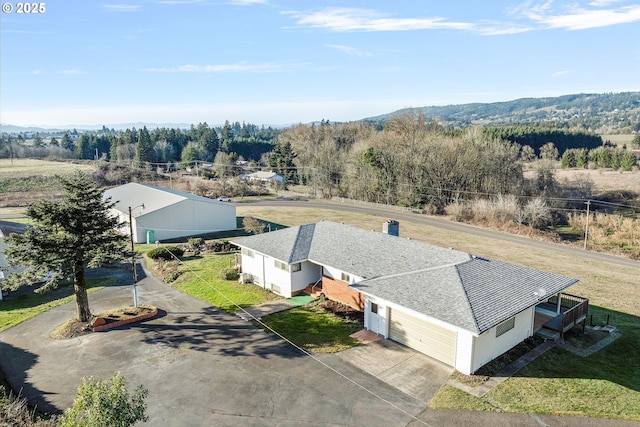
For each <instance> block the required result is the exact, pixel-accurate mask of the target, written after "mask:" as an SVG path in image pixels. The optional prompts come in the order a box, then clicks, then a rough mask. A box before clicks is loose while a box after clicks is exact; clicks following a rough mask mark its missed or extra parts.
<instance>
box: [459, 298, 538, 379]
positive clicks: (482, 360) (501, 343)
mask: <svg viewBox="0 0 640 427" xmlns="http://www.w3.org/2000/svg"><path fill="white" fill-rule="evenodd" d="M533 310H534V308H533V307H532V308H529V309H527V310H525V311H523V312H521V313H519V314H517V315H516V319H515V324H514V327H513V329H511V330H510V331H507V332H505V333H504V334H502V335H500V336H499V337H496V328H495V327H493V328H491V329H489V330H488V331H486V332H485V333H483V334H482V335H480V336H477V337H476V338H475V340H474V341H475V342H474V351H473V362H472V365H471V366H469V365H467V366H469V368H470V369H469V371H470V372H468V371H466V370H462V369H459V370H460V371H461V372H463V373H466V374H468V373H471V372H475V371H476V370H478V369H479V368H480V367H482V366H483V365H485V364H487V363H489V362H490V361H491V360H493V359H495V358H496V357H498V356H500V355H501V354H502V353H504V352H505V351H507V350H509V349H511V348H512V347H514V346H516V345H517V344H519V343H520V342H522V341H523V340H525V339H526V338H528V337H530V336H531V333H532V329H533V328H532V324H531V322H532V321H533ZM456 365H457V362H456Z"/></svg>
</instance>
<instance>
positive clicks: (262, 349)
mask: <svg viewBox="0 0 640 427" xmlns="http://www.w3.org/2000/svg"><path fill="white" fill-rule="evenodd" d="M113 274H114V275H121V274H122V273H120V272H117V271H115V272H114V273H113ZM127 277H128V276H127V275H126V274H125V275H124V276H122V280H121V283H127ZM138 289H139V300H140V303H148V304H153V305H156V306H157V307H158V308H159V309H161V310H162V312H161V313H160V316H158V317H157V318H154V319H151V320H149V321H147V322H144V323H140V324H134V325H129V326H127V327H123V328H120V329H114V330H110V331H108V332H102V333H94V334H90V335H86V336H83V337H79V338H75V339H71V340H53V339H51V338H49V333H50V331H51V330H52V329H53V328H54V327H56V326H58V325H60V324H61V323H63V322H64V321H66V320H68V319H70V318H71V317H73V315H74V312H75V303H74V302H73V303H69V304H66V305H64V306H60V307H57V308H54V309H52V310H49V311H47V312H45V313H43V314H41V315H38V316H36V317H34V318H32V319H30V320H28V321H26V322H23V323H21V324H20V325H17V326H15V327H13V328H10V329H8V330H6V331H4V332H2V333H1V334H0V340H1V342H0V363H1V364H2V368H3V370H4V371H5V373H6V374H7V377H8V380H9V382H10V383H11V384H12V386H13V387H14V388H16V390H20V389H22V394H23V395H24V396H26V397H28V398H29V399H30V400H31V401H32V402H33V403H35V404H37V406H38V407H39V408H41V409H43V410H46V411H61V410H63V409H64V408H66V407H68V406H70V405H71V403H72V400H73V398H74V396H75V389H76V388H77V387H78V385H79V383H80V378H81V377H83V376H94V377H96V378H110V377H111V376H112V375H113V373H114V372H115V371H120V372H121V373H122V375H123V376H124V377H125V378H126V379H127V380H128V383H129V386H130V388H133V387H134V386H137V385H139V384H142V385H144V386H145V387H147V388H148V389H149V390H150V395H149V398H148V399H147V402H148V405H149V408H148V414H149V416H150V424H151V425H162V426H209V425H216V426H237V425H248V426H276V425H277V426H298V425H305V426H321V425H322V426H325V425H341V426H346V425H349V426H350V425H372V426H396V425H397V426H400V425H406V424H407V423H409V422H410V421H411V419H412V418H411V416H410V415H416V414H418V413H420V412H422V411H423V410H424V408H425V404H424V403H423V402H421V401H420V400H418V399H415V398H412V397H410V396H408V395H406V394H404V393H402V392H400V391H399V390H397V389H395V388H394V387H391V386H389V385H388V384H386V383H385V382H383V381H381V380H378V379H377V378H375V377H373V376H370V375H367V374H366V373H364V372H363V371H361V370H359V369H358V368H356V367H354V366H353V365H351V364H349V363H347V362H345V361H343V360H342V359H340V358H339V357H337V356H335V355H325V357H321V358H320V359H321V360H322V363H324V364H326V366H325V365H323V364H321V363H319V362H318V361H316V360H314V359H312V358H310V357H307V356H305V355H303V354H302V353H301V352H299V351H298V350H296V349H294V348H292V347H291V346H289V345H287V344H284V343H282V342H281V341H280V340H278V339H276V338H274V337H273V336H272V335H270V334H267V333H265V332H263V331H261V330H260V329H258V328H256V327H254V326H253V325H251V324H250V323H248V322H245V321H243V320H241V319H240V318H238V317H236V316H233V315H229V314H227V313H225V312H222V311H220V310H218V309H216V308H214V307H211V306H210V305H207V304H206V303H204V302H202V301H200V300H197V299H195V298H192V297H190V296H188V295H184V294H182V293H180V292H178V291H176V290H174V289H172V288H170V287H169V286H167V285H165V284H164V283H161V282H159V281H157V280H156V279H155V278H153V277H145V278H143V279H142V280H141V281H140V284H139V286H138ZM89 299H90V303H91V307H92V310H93V311H94V312H98V311H100V310H103V309H106V308H110V307H113V306H124V305H131V304H132V291H131V286H125V285H121V286H113V287H109V288H106V289H104V290H101V291H99V292H96V293H94V294H92V295H90V297H89ZM327 366H329V367H330V368H331V369H330V368H329V367H327ZM332 369H335V370H336V371H338V372H340V374H342V375H345V376H347V377H348V378H350V379H352V380H354V381H355V382H357V384H354V383H353V382H351V381H349V380H346V379H345V378H344V377H343V376H341V375H339V374H337V373H336V372H334V371H333V370H332ZM367 390H370V391H371V393H370V392H368V391H367ZM377 396H379V397H377ZM383 399H384V400H383ZM385 401H386V402H385Z"/></svg>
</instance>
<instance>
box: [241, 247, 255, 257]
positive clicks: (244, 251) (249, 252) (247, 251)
mask: <svg viewBox="0 0 640 427" xmlns="http://www.w3.org/2000/svg"><path fill="white" fill-rule="evenodd" d="M242 255H246V256H248V257H251V258H253V257H254V255H255V254H254V252H253V251H252V250H251V249H247V248H242Z"/></svg>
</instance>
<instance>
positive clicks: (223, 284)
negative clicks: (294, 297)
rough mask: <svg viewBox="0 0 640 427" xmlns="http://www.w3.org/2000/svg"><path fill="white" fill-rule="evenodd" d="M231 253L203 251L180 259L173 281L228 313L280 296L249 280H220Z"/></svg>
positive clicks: (184, 289)
mask: <svg viewBox="0 0 640 427" xmlns="http://www.w3.org/2000/svg"><path fill="white" fill-rule="evenodd" d="M233 258H234V255H233V254H226V255H205V256H203V257H196V258H186V259H184V260H182V265H181V266H180V269H181V270H182V272H183V273H182V275H181V276H180V277H179V278H178V279H177V280H176V281H175V283H174V285H175V286H176V288H177V289H178V290H180V291H181V292H184V293H186V294H189V295H191V296H193V297H196V298H198V299H201V300H203V301H206V302H208V303H209V304H211V305H214V306H216V307H219V308H221V309H223V310H225V311H227V312H229V313H235V312H236V311H237V310H238V306H240V307H242V308H244V307H249V306H252V305H258V304H262V303H264V302H268V301H272V300H274V299H280V298H281V297H279V296H277V295H275V294H273V293H271V292H269V291H266V290H264V289H262V288H260V287H259V286H256V285H253V284H240V283H238V282H237V281H236V280H224V279H222V278H221V277H220V273H221V272H222V271H223V270H225V269H227V268H229V263H230V261H232V260H233Z"/></svg>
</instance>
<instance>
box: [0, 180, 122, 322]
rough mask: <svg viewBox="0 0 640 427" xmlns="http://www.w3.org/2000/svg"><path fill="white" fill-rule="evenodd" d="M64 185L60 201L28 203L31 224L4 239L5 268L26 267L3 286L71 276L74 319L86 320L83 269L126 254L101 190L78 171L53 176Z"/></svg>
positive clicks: (50, 282) (48, 284) (47, 285)
mask: <svg viewBox="0 0 640 427" xmlns="http://www.w3.org/2000/svg"><path fill="white" fill-rule="evenodd" d="M57 179H58V180H59V181H60V184H61V185H62V187H63V188H64V190H65V194H64V197H63V199H62V200H61V201H59V202H50V201H47V200H41V201H39V202H37V203H35V204H31V205H29V206H28V207H27V210H26V215H27V217H29V218H30V219H31V221H32V223H33V225H31V226H29V227H27V230H26V232H25V233H24V234H11V235H9V236H8V237H7V238H6V243H7V249H6V251H5V253H6V256H7V261H8V264H9V267H25V268H26V269H25V270H24V271H22V272H20V273H13V274H11V275H9V276H8V277H7V278H6V279H5V280H3V282H2V285H3V287H7V288H9V289H17V288H18V287H20V286H23V285H29V284H32V283H36V282H39V281H42V280H43V279H45V282H44V284H43V285H42V288H43V289H44V290H46V289H48V288H51V287H54V286H55V285H56V284H57V283H58V282H59V281H60V280H62V279H64V278H65V277H69V276H73V287H74V292H75V297H76V305H77V318H78V320H79V321H81V322H89V321H90V319H91V310H90V309H89V298H88V296H87V281H86V278H85V268H87V267H88V268H95V267H98V266H100V265H101V263H103V262H110V261H114V260H117V259H121V258H123V257H124V256H126V255H127V250H126V248H125V247H126V242H127V236H126V235H124V234H122V233H120V232H119V231H117V230H116V227H118V226H119V225H120V223H119V221H118V219H117V218H116V217H114V216H112V215H111V214H110V212H109V209H110V208H112V207H113V206H114V203H112V202H111V201H110V200H104V199H103V191H102V190H100V189H98V188H97V187H95V185H94V184H93V183H92V182H91V181H90V180H89V178H88V177H87V176H86V175H84V174H83V173H82V172H80V171H77V172H76V173H75V174H74V175H72V176H71V177H61V176H58V177H57Z"/></svg>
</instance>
